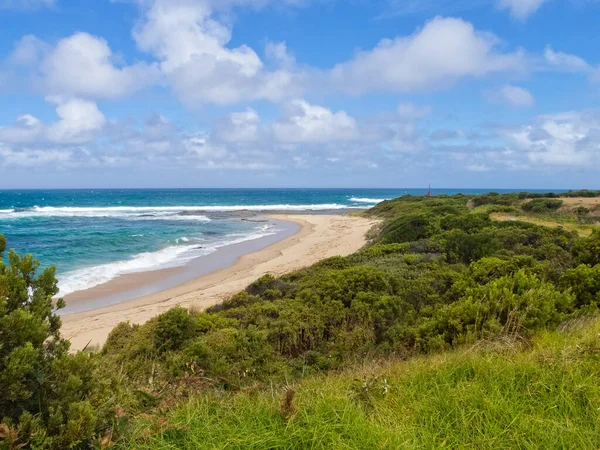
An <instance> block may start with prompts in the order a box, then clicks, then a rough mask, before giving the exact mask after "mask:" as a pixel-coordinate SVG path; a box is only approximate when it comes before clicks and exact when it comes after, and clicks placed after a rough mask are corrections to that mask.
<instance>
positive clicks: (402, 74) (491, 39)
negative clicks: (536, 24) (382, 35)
mask: <svg viewBox="0 0 600 450" xmlns="http://www.w3.org/2000/svg"><path fill="white" fill-rule="evenodd" d="M498 43H499V41H498V39H497V38H496V37H495V36H494V35H492V34H490V33H486V32H479V31H476V30H475V28H474V27H473V25H472V24H471V23H469V22H466V21H464V20H462V19H456V18H443V17H436V18H435V19H433V20H431V21H430V22H428V23H426V24H425V26H424V27H423V28H422V29H421V30H418V31H417V32H416V33H415V34H413V35H412V36H408V37H398V38H396V39H384V40H383V41H381V42H380V43H379V44H378V45H377V46H376V47H375V48H374V49H372V50H368V51H361V52H359V53H358V54H356V56H355V57H354V58H353V59H352V60H350V61H347V62H344V63H342V64H338V65H337V66H335V67H334V68H333V69H332V70H331V73H330V74H329V78H330V83H331V86H332V87H333V88H337V89H342V90H344V91H346V92H349V93H352V94H363V93H366V92H373V91H388V92H407V91H414V90H432V89H437V88H440V87H445V86H448V85H449V84H452V83H454V82H456V81H458V80H459V79H461V78H464V77H470V76H471V77H481V76H484V75H487V74H490V73H494V72H503V71H518V70H522V69H524V67H525V61H524V57H523V54H522V53H521V52H519V51H517V52H514V53H502V52H499V51H497V49H496V47H497V45H498Z"/></svg>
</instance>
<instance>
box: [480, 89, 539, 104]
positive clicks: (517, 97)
mask: <svg viewBox="0 0 600 450" xmlns="http://www.w3.org/2000/svg"><path fill="white" fill-rule="evenodd" d="M488 99H489V100H490V101H491V102H500V103H505V104H507V105H510V106H513V107H515V108H522V107H531V106H533V104H534V103H535V98H534V97H533V95H532V94H531V92H529V91H528V90H527V89H524V88H522V87H519V86H513V85H510V84H507V85H504V86H502V87H500V88H499V89H498V90H496V91H491V92H488Z"/></svg>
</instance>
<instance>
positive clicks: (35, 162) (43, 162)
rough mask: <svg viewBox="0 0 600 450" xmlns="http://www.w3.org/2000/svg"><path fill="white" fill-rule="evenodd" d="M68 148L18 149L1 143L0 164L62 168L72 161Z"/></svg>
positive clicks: (13, 166) (16, 166) (5, 165)
mask: <svg viewBox="0 0 600 450" xmlns="http://www.w3.org/2000/svg"><path fill="white" fill-rule="evenodd" d="M71 157H72V153H71V152H70V151H68V150H56V149H51V150H35V149H34V150H30V149H25V150H22V151H16V150H13V149H12V148H10V147H8V146H6V145H4V144H1V143H0V165H1V166H3V167H9V168H37V167H42V168H46V169H48V168H51V169H52V170H60V169H61V168H62V167H65V166H66V165H68V164H69V162H70V161H71Z"/></svg>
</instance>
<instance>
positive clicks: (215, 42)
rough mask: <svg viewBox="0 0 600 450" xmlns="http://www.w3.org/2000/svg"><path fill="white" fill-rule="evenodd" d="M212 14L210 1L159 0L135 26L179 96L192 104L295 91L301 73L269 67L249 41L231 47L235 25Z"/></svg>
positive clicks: (136, 34) (143, 47)
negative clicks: (247, 43) (232, 31)
mask: <svg viewBox="0 0 600 450" xmlns="http://www.w3.org/2000/svg"><path fill="white" fill-rule="evenodd" d="M211 13H212V10H211V7H210V5H209V3H208V2H203V1H191V0H156V1H155V2H154V3H152V5H151V6H150V7H149V8H148V9H147V10H146V11H145V14H144V18H143V19H142V20H141V22H140V23H139V24H138V26H137V27H136V29H135V30H134V33H133V35H134V38H135V40H136V42H137V44H138V46H139V48H140V49H141V50H143V51H145V52H149V53H152V54H153V55H155V57H156V58H158V60H159V61H160V68H161V70H162V72H163V73H164V74H165V76H166V77H167V79H168V81H169V83H170V84H171V86H172V87H173V89H174V90H175V92H176V93H177V95H178V96H179V98H180V99H181V100H182V101H184V102H186V103H188V104H196V103H216V104H232V103H237V102H240V101H244V100H259V99H266V100H270V101H276V100H280V99H282V98H285V97H288V96H289V95H292V94H293V92H294V91H295V89H297V87H298V83H297V82H295V78H296V76H297V75H296V74H294V73H293V72H291V71H289V70H287V69H277V70H274V71H269V70H266V69H265V68H264V65H263V62H262V61H261V59H260V58H259V57H258V55H257V54H256V52H255V51H254V50H253V49H251V48H250V47H248V46H246V45H241V46H239V47H236V48H229V47H227V44H228V43H229V42H230V41H231V29H230V28H229V27H227V26H226V25H224V24H223V23H220V22H218V21H217V20H215V19H214V18H213V17H212V16H211ZM279 50H280V51H281V49H279ZM272 53H273V52H272Z"/></svg>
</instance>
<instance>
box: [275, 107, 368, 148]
mask: <svg viewBox="0 0 600 450" xmlns="http://www.w3.org/2000/svg"><path fill="white" fill-rule="evenodd" d="M272 129H273V134H274V136H275V139H276V140H277V141H279V142H285V143H301V142H303V143H323V142H331V141H349V140H355V139H357V137H358V135H359V134H358V125H357V123H356V120H355V119H354V118H353V117H350V116H349V115H348V114H347V113H346V112H345V111H338V112H335V113H334V112H332V111H331V110H329V109H327V108H324V107H322V106H315V105H311V104H309V103H308V102H306V101H304V100H294V101H291V102H289V103H287V104H286V105H285V106H284V108H283V117H282V118H281V119H280V120H279V121H277V122H275V123H274V124H273V126H272Z"/></svg>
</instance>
